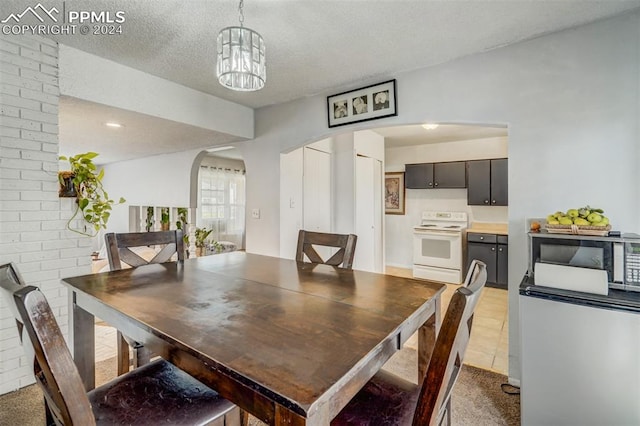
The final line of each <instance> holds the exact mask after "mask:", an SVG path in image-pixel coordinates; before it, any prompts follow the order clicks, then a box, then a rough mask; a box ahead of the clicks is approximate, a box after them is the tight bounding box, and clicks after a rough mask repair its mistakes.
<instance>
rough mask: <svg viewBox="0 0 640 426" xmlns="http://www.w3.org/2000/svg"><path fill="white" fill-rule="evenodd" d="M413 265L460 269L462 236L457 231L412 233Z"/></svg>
mask: <svg viewBox="0 0 640 426" xmlns="http://www.w3.org/2000/svg"><path fill="white" fill-rule="evenodd" d="M413 263H414V264H415V265H424V266H432V267H437V268H447V269H460V268H461V266H462V234H461V233H460V232H459V231H418V230H416V231H414V234H413Z"/></svg>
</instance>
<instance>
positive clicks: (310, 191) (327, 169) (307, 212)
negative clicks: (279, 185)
mask: <svg viewBox="0 0 640 426" xmlns="http://www.w3.org/2000/svg"><path fill="white" fill-rule="evenodd" d="M303 161H304V169H303V172H302V173H303V208H302V209H303V212H302V213H303V226H304V229H306V230H307V231H315V232H331V154H329V153H327V152H322V151H318V150H316V149H312V148H306V147H305V149H304V160H303Z"/></svg>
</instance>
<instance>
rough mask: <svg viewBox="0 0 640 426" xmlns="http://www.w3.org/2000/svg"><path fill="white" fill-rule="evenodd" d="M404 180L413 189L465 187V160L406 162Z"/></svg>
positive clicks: (406, 185)
mask: <svg viewBox="0 0 640 426" xmlns="http://www.w3.org/2000/svg"><path fill="white" fill-rule="evenodd" d="M404 182H405V187H407V188H411V189H435V188H465V187H466V170H465V162H464V161H455V162H449V163H423V164H406V165H405V176H404Z"/></svg>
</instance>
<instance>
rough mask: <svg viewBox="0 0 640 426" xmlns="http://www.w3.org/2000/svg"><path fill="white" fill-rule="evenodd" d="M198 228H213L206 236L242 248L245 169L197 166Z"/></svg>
mask: <svg viewBox="0 0 640 426" xmlns="http://www.w3.org/2000/svg"><path fill="white" fill-rule="evenodd" d="M198 187H199V194H198V210H197V218H196V223H197V224H198V227H200V228H203V227H206V228H207V229H213V232H212V233H211V235H210V236H209V239H212V240H215V241H230V242H232V243H234V244H235V245H236V247H237V248H238V249H243V248H244V221H245V177H244V170H232V169H225V168H219V167H210V166H200V173H199V178H198Z"/></svg>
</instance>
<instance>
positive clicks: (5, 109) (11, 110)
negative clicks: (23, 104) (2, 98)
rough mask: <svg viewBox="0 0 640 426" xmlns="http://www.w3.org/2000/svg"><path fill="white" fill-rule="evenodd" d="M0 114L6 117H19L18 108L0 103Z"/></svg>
mask: <svg viewBox="0 0 640 426" xmlns="http://www.w3.org/2000/svg"><path fill="white" fill-rule="evenodd" d="M0 115H6V116H7V117H20V109H18V108H16V107H12V106H9V105H0Z"/></svg>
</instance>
